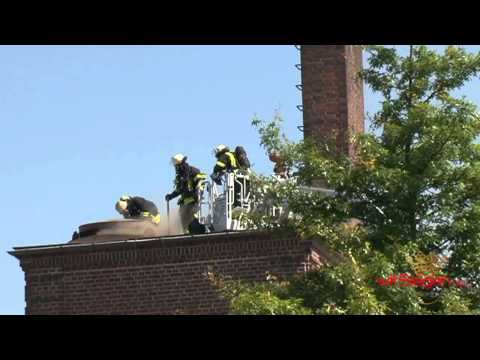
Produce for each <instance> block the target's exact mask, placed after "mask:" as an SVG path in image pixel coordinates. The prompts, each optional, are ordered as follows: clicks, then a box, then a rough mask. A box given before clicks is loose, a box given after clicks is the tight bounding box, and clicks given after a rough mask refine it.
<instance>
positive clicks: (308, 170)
mask: <svg viewBox="0 0 480 360" xmlns="http://www.w3.org/2000/svg"><path fill="white" fill-rule="evenodd" d="M366 51H368V52H369V55H370V56H369V60H368V65H369V66H368V68H367V69H366V70H364V71H363V72H362V74H361V76H362V78H363V79H364V81H365V82H366V83H367V84H368V85H369V86H370V87H371V88H372V89H373V90H374V91H375V92H378V93H380V94H381V95H382V97H383V101H382V102H381V106H380V109H379V111H378V112H377V113H376V114H374V115H373V117H372V130H373V132H372V133H370V134H362V135H355V136H354V137H352V141H353V142H354V144H355V146H356V149H357V157H356V159H354V160H351V159H348V158H345V157H344V158H339V157H338V156H332V154H330V152H329V149H328V146H326V144H321V145H318V144H313V143H310V142H308V141H303V142H299V143H293V142H290V141H288V140H287V139H286V137H285V136H284V135H283V134H282V132H281V122H282V120H281V117H280V116H279V115H276V116H275V118H274V120H273V121H271V122H263V121H261V120H260V119H258V118H255V119H254V120H253V125H254V126H255V127H257V129H258V130H259V134H260V139H261V144H262V145H263V146H264V147H265V149H266V151H267V153H269V152H270V151H272V150H275V151H279V152H281V153H282V155H283V156H285V158H286V159H288V164H289V166H290V167H291V168H292V169H293V170H294V172H295V178H294V179H291V180H287V181H277V180H274V179H270V178H267V177H262V176H258V177H256V178H255V180H254V183H255V197H256V199H257V203H258V204H260V205H258V206H257V208H256V210H257V211H254V213H253V214H252V216H251V217H250V219H249V221H250V226H251V227H252V228H270V229H272V228H282V229H283V228H285V227H288V228H289V229H290V230H292V231H295V232H296V233H297V234H298V235H299V237H300V238H321V239H324V241H326V242H327V243H328V245H329V246H330V247H331V248H332V249H334V250H336V251H338V252H339V253H341V254H343V257H344V260H343V261H342V262H340V263H338V264H330V265H328V266H324V267H323V268H321V269H319V270H316V271H313V272H310V273H308V274H305V275H299V276H296V277H294V278H292V279H288V281H287V280H284V281H281V282H279V281H267V282H266V283H265V284H256V285H251V284H250V285H249V284H244V283H239V282H229V281H226V282H223V285H222V286H223V287H222V286H220V288H224V287H225V286H227V285H225V284H230V285H231V287H230V290H229V291H227V292H224V295H225V296H226V297H227V298H229V299H231V304H232V309H233V310H232V311H233V312H234V313H246V314H267V313H270V314H274V313H275V314H300V313H301V314H456V313H460V314H464V313H479V312H480V291H479V288H480V146H479V145H478V144H477V143H476V139H477V138H478V135H479V133H480V118H479V115H478V113H477V109H476V107H475V105H474V104H472V103H471V102H469V101H468V100H467V99H465V98H463V97H462V98H460V97H456V96H455V91H456V90H458V89H460V88H461V87H462V86H463V85H464V84H465V82H467V81H468V80H470V79H471V78H473V77H474V76H476V75H477V74H478V72H479V70H480V54H470V53H467V52H466V51H465V50H463V49H461V48H458V47H455V46H448V47H447V48H446V50H445V51H444V52H443V53H441V54H439V53H437V52H435V51H433V50H431V49H429V48H428V47H426V46H410V52H409V54H408V55H407V56H401V55H400V54H399V53H398V52H397V50H396V49H395V48H388V47H383V46H371V47H367V48H366ZM376 134H378V135H376ZM322 145H323V146H322ZM319 178H320V179H323V181H324V183H325V184H326V186H327V187H328V188H330V189H334V190H335V195H334V196H325V195H324V194H321V193H317V192H309V191H305V190H303V189H302V186H309V185H312V184H314V182H315V180H316V179H319ZM262 204H263V205H262ZM265 204H267V205H268V206H266V205H265ZM272 205H273V206H278V207H283V209H284V212H283V214H282V216H280V217H279V216H278V214H272V213H269V212H268V211H267V210H266V209H267V208H268V207H271V206H272ZM285 209H286V210H285ZM352 218H353V219H359V220H360V221H361V225H359V224H358V223H353V222H351V221H349V219H352ZM418 252H421V253H425V254H427V253H431V252H435V253H438V254H443V255H445V256H446V257H447V259H448V264H447V266H446V267H444V268H443V270H442V272H441V274H443V275H447V276H449V277H451V278H457V279H463V280H465V281H466V283H467V284H468V287H467V288H465V289H459V288H456V287H455V286H446V287H435V288H433V289H422V288H419V287H402V286H379V285H378V284H377V283H376V282H375V280H376V279H377V278H379V277H388V276H389V275H392V274H400V273H408V274H414V271H413V269H412V265H411V263H409V262H408V258H409V256H412V255H413V254H414V253H418ZM230 285H229V286H230ZM232 289H236V290H235V291H233V290H232Z"/></svg>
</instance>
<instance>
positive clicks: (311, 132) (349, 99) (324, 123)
mask: <svg viewBox="0 0 480 360" xmlns="http://www.w3.org/2000/svg"><path fill="white" fill-rule="evenodd" d="M300 51H301V68H302V86H303V87H302V93H303V125H304V134H305V137H306V138H307V137H310V138H313V139H314V140H315V141H316V142H319V143H325V142H327V143H330V142H332V143H333V144H335V145H334V146H335V150H336V152H337V153H338V152H340V153H342V154H347V155H348V156H349V157H353V156H354V148H353V146H352V144H351V143H350V142H349V136H350V135H351V134H353V133H361V132H363V131H364V104H363V81H362V80H360V79H359V78H358V73H359V72H360V71H361V70H362V49H361V47H360V46H356V45H302V46H301V50H300Z"/></svg>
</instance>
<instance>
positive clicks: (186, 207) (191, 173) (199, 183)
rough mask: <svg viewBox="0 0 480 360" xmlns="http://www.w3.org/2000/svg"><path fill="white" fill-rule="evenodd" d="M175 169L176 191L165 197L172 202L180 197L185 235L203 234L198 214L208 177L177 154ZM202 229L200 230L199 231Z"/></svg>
mask: <svg viewBox="0 0 480 360" xmlns="http://www.w3.org/2000/svg"><path fill="white" fill-rule="evenodd" d="M171 163H172V165H173V166H174V167H175V190H174V191H173V192H172V193H170V194H167V195H166V196H165V200H166V201H170V200H172V199H175V198H176V197H178V196H180V200H179V201H178V205H179V206H180V209H179V211H180V221H181V223H182V227H183V231H184V232H185V233H202V232H204V231H203V230H205V229H204V227H202V226H201V224H200V223H199V220H198V217H197V215H196V214H197V212H198V210H199V209H200V200H201V198H202V195H203V191H204V190H205V184H206V178H207V175H206V174H204V173H202V172H201V171H200V170H199V169H197V168H196V167H193V166H190V165H189V164H188V163H187V157H186V156H185V155H183V154H177V155H175V156H174V157H172V162H171ZM199 229H200V230H199Z"/></svg>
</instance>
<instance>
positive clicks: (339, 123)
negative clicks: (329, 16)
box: [10, 45, 364, 314]
mask: <svg viewBox="0 0 480 360" xmlns="http://www.w3.org/2000/svg"><path fill="white" fill-rule="evenodd" d="M361 66H362V52H361V49H360V48H359V47H358V46H353V45H308V46H302V47H301V71H302V92H303V115H304V132H305V136H309V137H312V138H313V139H315V140H317V141H326V137H327V136H328V137H331V135H332V134H333V137H334V139H335V143H336V147H337V150H338V151H342V152H346V153H348V154H349V155H350V156H352V155H353V151H354V149H353V148H352V146H351V144H349V142H348V134H349V133H352V132H361V131H363V126H364V125H363V84H362V82H361V81H358V79H357V78H356V74H357V73H358V71H359V70H360V69H361ZM10 254H11V255H13V256H15V257H16V258H18V259H19V260H20V266H21V268H22V270H23V271H24V273H25V283H26V286H25V301H26V309H25V312H26V314H225V313H227V311H228V306H227V305H228V304H227V303H226V302H225V300H223V299H221V298H220V297H219V296H218V294H217V293H216V291H215V289H214V288H213V287H212V286H211V284H210V283H209V282H208V279H207V278H206V277H205V275H204V274H205V273H206V272H207V271H216V272H220V273H223V274H225V275H231V276H233V277H234V278H240V279H245V280H255V281H261V280H263V279H264V278H265V273H266V272H267V271H269V272H271V273H276V274H279V275H284V276H288V275H292V274H295V273H298V272H305V271H308V270H309V269H311V268H313V267H316V266H321V265H322V264H323V263H325V262H328V261H332V260H333V258H334V255H332V254H331V253H330V252H329V251H328V249H326V247H325V246H324V245H323V244H322V241H321V239H318V240H313V241H300V240H299V239H297V238H295V236H293V235H290V234H281V233H270V232H235V233H231V232H230V233H216V234H208V235H197V236H169V237H162V238H142V239H127V240H118V239H117V240H115V239H112V240H111V241H102V242H95V241H84V242H82V241H80V242H78V241H77V242H71V243H67V244H60V245H48V246H30V247H18V248H14V250H13V251H11V252H10Z"/></svg>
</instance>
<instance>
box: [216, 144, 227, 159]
mask: <svg viewBox="0 0 480 360" xmlns="http://www.w3.org/2000/svg"><path fill="white" fill-rule="evenodd" d="M224 150H227V151H228V146H226V145H223V144H222V145H218V146H216V147H215V149H213V155H215V156H216V155H217V154H218V153H220V152H222V151H224Z"/></svg>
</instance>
